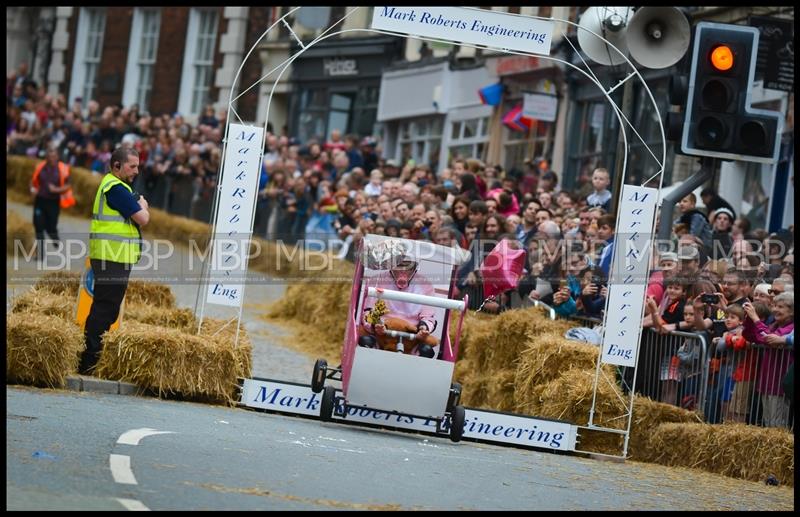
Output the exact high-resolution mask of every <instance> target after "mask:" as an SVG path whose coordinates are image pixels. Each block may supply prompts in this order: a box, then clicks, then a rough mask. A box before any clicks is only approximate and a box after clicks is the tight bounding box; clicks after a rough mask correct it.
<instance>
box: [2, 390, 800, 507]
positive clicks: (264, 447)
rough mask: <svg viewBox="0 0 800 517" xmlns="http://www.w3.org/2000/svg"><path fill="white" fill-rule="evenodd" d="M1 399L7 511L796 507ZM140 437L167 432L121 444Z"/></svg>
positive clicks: (783, 492)
mask: <svg viewBox="0 0 800 517" xmlns="http://www.w3.org/2000/svg"><path fill="white" fill-rule="evenodd" d="M6 403H7V410H6V411H7V413H6V431H7V436H6V489H7V493H6V504H7V509H9V510H89V509H92V510H95V509H96V510H121V509H124V508H129V509H133V508H139V509H143V508H147V509H150V510H333V509H362V510H439V509H445V510H671V509H674V510H792V509H793V508H794V494H793V491H792V489H791V488H789V487H770V486H766V485H764V484H762V483H753V482H747V481H740V480H735V479H731V478H725V477H722V476H717V475H713V474H707V473H703V472H698V471H691V470H687V469H675V468H667V467H661V466H657V465H647V464H641V463H635V462H627V463H613V462H606V461H598V460H593V459H588V458H583V457H578V456H568V455H556V454H551V453H546V452H538V451H532V450H520V449H514V448H506V447H499V446H494V445H487V444H479V443H474V442H460V443H457V444H453V443H452V442H450V441H449V439H447V438H445V437H441V438H440V437H432V436H423V435H417V434H410V433H401V432H396V431H385V430H374V429H366V428H362V427H355V426H351V425H345V424H341V423H324V424H323V423H321V422H319V421H316V420H312V419H307V418H299V417H292V416H283V415H276V414H267V413H261V412H256V411H251V410H246V409H238V408H226V407H219V406H206V405H202V404H195V403H186V402H176V401H166V400H158V399H153V398H143V397H129V396H120V395H101V394H98V393H76V392H67V391H57V390H38V389H35V388H27V387H16V386H9V387H8V389H7V391H6ZM141 429H149V430H151V431H145V432H144V433H145V434H146V433H147V432H152V431H158V432H168V433H169V434H155V435H149V436H146V435H145V436H141V433H142V431H139V433H140V439H139V440H138V444H137V445H132V444H131V440H130V436H131V434H136V433H131V432H132V431H135V430H141ZM126 433H127V434H126ZM121 437H127V439H123V438H121ZM121 439H122V441H127V442H128V443H119V441H120V440H121ZM112 457H113V458H114V459H112ZM126 458H127V459H126ZM131 482H133V483H135V484H132V483H131ZM121 500H122V501H124V503H123V502H121Z"/></svg>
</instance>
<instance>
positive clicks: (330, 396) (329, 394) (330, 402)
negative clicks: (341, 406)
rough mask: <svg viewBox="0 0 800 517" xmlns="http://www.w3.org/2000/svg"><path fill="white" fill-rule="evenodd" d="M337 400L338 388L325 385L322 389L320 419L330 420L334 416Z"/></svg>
mask: <svg viewBox="0 0 800 517" xmlns="http://www.w3.org/2000/svg"><path fill="white" fill-rule="evenodd" d="M335 402H336V388H334V387H333V386H325V388H324V389H323V390H322V403H321V404H320V407H319V419H320V420H322V421H323V422H330V421H331V419H332V418H333V408H334V405H335Z"/></svg>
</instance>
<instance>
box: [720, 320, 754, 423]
mask: <svg viewBox="0 0 800 517" xmlns="http://www.w3.org/2000/svg"><path fill="white" fill-rule="evenodd" d="M743 323H744V309H742V307H741V306H740V305H729V306H728V307H726V308H725V329H726V330H725V333H724V334H723V335H722V336H721V337H717V338H714V339H713V340H712V343H713V344H714V345H715V347H716V351H717V354H719V355H723V354H724V356H725V357H726V359H727V361H726V362H727V363H728V364H729V365H730V368H729V369H728V371H730V372H731V374H730V377H729V378H726V379H724V382H725V388H724V389H723V392H722V397H721V400H722V414H723V419H724V421H726V422H745V421H746V420H747V413H748V409H747V406H748V400H749V398H750V389H751V386H752V375H753V367H754V366H755V365H754V363H753V355H752V354H747V352H746V349H747V348H748V347H747V340H745V338H744V337H743V336H742V331H743V329H744V327H743Z"/></svg>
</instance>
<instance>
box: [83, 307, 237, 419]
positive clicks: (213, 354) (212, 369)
mask: <svg viewBox="0 0 800 517" xmlns="http://www.w3.org/2000/svg"><path fill="white" fill-rule="evenodd" d="M103 343H104V345H103V353H102V355H101V357H100V361H99V362H98V365H97V375H99V376H101V377H103V378H107V379H115V380H120V381H125V382H132V383H134V384H136V385H137V386H139V387H141V388H144V389H147V390H151V391H153V392H155V393H157V394H158V396H160V397H161V396H178V397H181V398H185V399H190V400H199V401H205V402H221V403H227V404H230V405H233V404H235V403H236V400H235V399H234V396H235V393H236V390H237V386H238V379H239V378H247V377H249V376H250V374H251V371H250V364H251V362H250V361H251V360H250V355H251V352H252V347H251V346H250V345H249V344H245V343H242V340H240V343H239V346H238V347H236V348H234V347H233V344H232V342H230V341H228V340H227V339H224V338H223V339H220V338H218V337H214V338H210V337H209V336H208V335H206V334H200V335H195V334H189V333H186V332H182V331H180V330H177V329H170V328H164V327H156V326H154V325H148V324H146V323H139V322H129V323H127V324H126V325H124V326H121V327H120V328H119V329H116V330H113V331H109V332H107V333H106V334H104V335H103Z"/></svg>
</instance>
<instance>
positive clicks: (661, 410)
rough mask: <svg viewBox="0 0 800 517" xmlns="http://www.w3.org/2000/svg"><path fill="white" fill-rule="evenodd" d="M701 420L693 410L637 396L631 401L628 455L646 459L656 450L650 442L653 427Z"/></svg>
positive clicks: (634, 458)
mask: <svg viewBox="0 0 800 517" xmlns="http://www.w3.org/2000/svg"><path fill="white" fill-rule="evenodd" d="M702 421H703V420H702V418H700V416H699V415H698V414H697V413H695V412H694V411H688V410H686V409H683V408H681V407H678V406H673V405H672V404H665V403H663V402H657V401H655V400H651V399H649V398H647V397H639V396H637V397H636V398H635V400H634V403H633V419H632V420H631V433H630V438H629V440H628V456H629V457H630V459H632V460H637V461H648V460H647V458H650V457H651V456H652V454H653V453H656V452H657V450H655V449H653V447H652V446H651V444H650V436H651V434H652V432H653V429H655V428H656V427H657V426H659V425H661V424H666V423H697V422H702Z"/></svg>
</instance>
